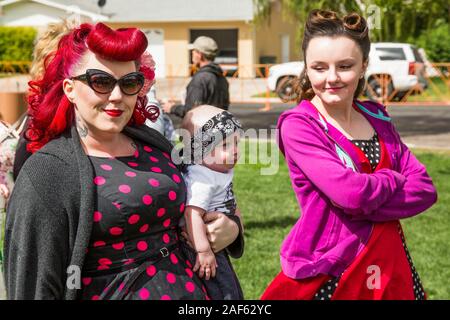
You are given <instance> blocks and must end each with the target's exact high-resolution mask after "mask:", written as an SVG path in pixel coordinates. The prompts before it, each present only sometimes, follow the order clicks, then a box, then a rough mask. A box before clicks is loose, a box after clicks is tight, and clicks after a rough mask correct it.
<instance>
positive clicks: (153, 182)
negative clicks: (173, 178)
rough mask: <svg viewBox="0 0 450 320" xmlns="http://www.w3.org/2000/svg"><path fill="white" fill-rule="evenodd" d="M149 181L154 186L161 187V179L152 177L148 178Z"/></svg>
mask: <svg viewBox="0 0 450 320" xmlns="http://www.w3.org/2000/svg"><path fill="white" fill-rule="evenodd" d="M148 183H149V184H150V185H151V186H152V187H155V188H156V187H159V181H158V180H156V179H150V180H148Z"/></svg>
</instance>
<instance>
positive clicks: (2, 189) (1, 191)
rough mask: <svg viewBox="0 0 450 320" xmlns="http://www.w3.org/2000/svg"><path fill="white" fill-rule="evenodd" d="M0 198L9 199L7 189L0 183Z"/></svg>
mask: <svg viewBox="0 0 450 320" xmlns="http://www.w3.org/2000/svg"><path fill="white" fill-rule="evenodd" d="M0 196H3V197H4V198H5V199H8V198H9V189H8V187H7V186H6V184H1V183H0Z"/></svg>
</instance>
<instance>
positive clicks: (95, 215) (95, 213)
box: [94, 211, 102, 222]
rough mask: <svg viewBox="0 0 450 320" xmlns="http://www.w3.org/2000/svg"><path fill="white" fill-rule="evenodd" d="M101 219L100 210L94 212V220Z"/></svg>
mask: <svg viewBox="0 0 450 320" xmlns="http://www.w3.org/2000/svg"><path fill="white" fill-rule="evenodd" d="M100 220H102V213H101V212H100V211H95V212H94V222H99V221H100Z"/></svg>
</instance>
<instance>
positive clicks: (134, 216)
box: [128, 214, 141, 224]
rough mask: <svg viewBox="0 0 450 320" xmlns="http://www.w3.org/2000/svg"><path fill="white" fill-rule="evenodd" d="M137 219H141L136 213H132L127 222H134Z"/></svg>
mask: <svg viewBox="0 0 450 320" xmlns="http://www.w3.org/2000/svg"><path fill="white" fill-rule="evenodd" d="M139 219H141V217H140V216H139V215H138V214H133V215H132V216H131V217H130V218H129V219H128V223H129V224H136V223H138V222H139Z"/></svg>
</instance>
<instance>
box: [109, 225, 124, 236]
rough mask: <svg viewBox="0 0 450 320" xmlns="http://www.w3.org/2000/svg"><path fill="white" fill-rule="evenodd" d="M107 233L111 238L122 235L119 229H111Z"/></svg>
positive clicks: (121, 230)
mask: <svg viewBox="0 0 450 320" xmlns="http://www.w3.org/2000/svg"><path fill="white" fill-rule="evenodd" d="M109 233H110V234H111V235H113V236H120V235H121V234H122V233H123V229H122V228H119V227H113V228H111V229H109Z"/></svg>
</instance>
